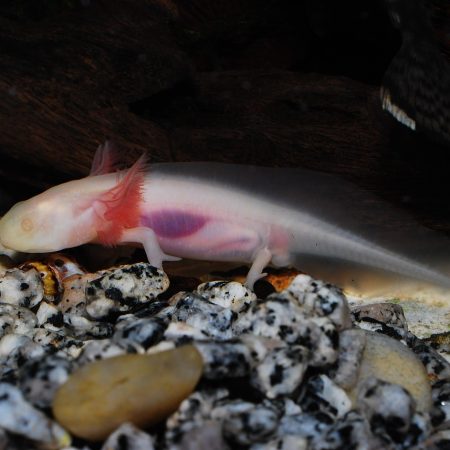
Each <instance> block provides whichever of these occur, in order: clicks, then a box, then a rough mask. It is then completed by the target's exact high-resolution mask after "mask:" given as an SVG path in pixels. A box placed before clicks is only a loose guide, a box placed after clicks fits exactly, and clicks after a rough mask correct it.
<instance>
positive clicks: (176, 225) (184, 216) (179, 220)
mask: <svg viewBox="0 0 450 450" xmlns="http://www.w3.org/2000/svg"><path fill="white" fill-rule="evenodd" d="M207 222H208V218H207V217H205V216H202V215H200V214H192V213H188V212H185V211H180V210H170V209H165V210H160V211H156V212H152V213H151V214H147V215H145V216H143V217H142V218H141V223H142V225H143V226H145V227H148V228H151V229H152V230H153V231H154V232H155V234H156V235H157V236H159V237H162V238H169V239H176V238H183V237H187V236H190V235H192V234H194V233H196V232H197V231H198V230H200V229H201V228H203V227H204V226H205V225H206V223H207Z"/></svg>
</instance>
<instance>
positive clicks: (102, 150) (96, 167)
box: [89, 141, 119, 177]
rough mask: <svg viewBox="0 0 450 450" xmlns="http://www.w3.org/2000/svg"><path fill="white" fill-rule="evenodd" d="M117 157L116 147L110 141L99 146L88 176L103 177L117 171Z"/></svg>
mask: <svg viewBox="0 0 450 450" xmlns="http://www.w3.org/2000/svg"><path fill="white" fill-rule="evenodd" d="M118 162H119V155H118V151H117V148H116V146H115V145H114V144H113V143H112V142H111V141H105V143H104V144H100V145H99V146H98V147H97V151H96V152H95V155H94V159H93V160H92V167H91V171H90V172H89V176H90V177H92V176H96V175H104V174H107V173H111V172H114V171H115V170H116V169H117V165H118Z"/></svg>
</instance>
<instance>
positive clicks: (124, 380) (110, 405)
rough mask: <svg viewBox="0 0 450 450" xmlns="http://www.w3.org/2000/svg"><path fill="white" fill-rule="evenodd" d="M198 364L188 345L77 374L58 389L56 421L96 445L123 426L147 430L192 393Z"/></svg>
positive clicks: (199, 368)
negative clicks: (127, 425) (127, 424)
mask: <svg viewBox="0 0 450 450" xmlns="http://www.w3.org/2000/svg"><path fill="white" fill-rule="evenodd" d="M201 373H202V359H201V357H200V355H199V353H198V352H197V350H195V348H194V347H192V346H185V347H180V348H178V349H175V350H169V351H167V352H161V353H157V354H154V355H147V356H145V355H123V356H118V357H115V358H109V359H105V360H103V361H99V362H95V363H92V364H89V365H86V366H85V367H83V368H81V369H79V370H78V371H77V372H75V373H74V374H72V376H71V377H70V378H69V380H68V381H67V382H66V383H65V384H64V385H63V386H62V387H61V388H60V389H59V390H58V392H57V393H56V396H55V399H54V402H53V413H54V415H55V417H56V418H57V420H58V421H59V422H60V423H61V424H63V426H65V427H66V428H67V429H68V430H70V431H71V432H72V433H73V434H74V435H76V436H79V437H83V438H85V439H89V440H94V441H98V440H101V439H104V438H106V437H107V436H108V435H109V434H110V433H111V432H112V431H113V430H114V429H115V428H117V427H118V426H119V425H120V424H122V423H124V422H132V423H134V424H135V425H138V426H141V427H145V426H149V425H152V424H154V423H157V422H159V421H160V420H162V419H164V418H165V417H167V416H168V415H169V414H170V413H172V412H173V411H175V410H176V409H177V407H178V405H179V404H180V403H181V401H182V400H183V399H184V398H185V397H187V396H188V395H189V394H190V393H191V392H192V391H193V389H194V388H195V385H196V384H197V382H198V380H199V378H200V376H201Z"/></svg>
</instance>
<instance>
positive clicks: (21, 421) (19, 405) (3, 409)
mask: <svg viewBox="0 0 450 450" xmlns="http://www.w3.org/2000/svg"><path fill="white" fill-rule="evenodd" d="M0 427H2V428H4V429H6V430H7V431H10V432H11V433H15V434H18V435H21V436H24V437H27V438H28V439H31V440H34V441H37V442H39V443H42V444H43V445H47V446H54V447H56V448H62V447H65V446H68V445H70V442H71V439H70V436H69V434H68V433H67V432H66V431H65V430H64V429H63V428H62V427H61V426H59V425H58V424H57V423H55V422H53V421H51V420H50V419H49V418H47V416H46V415H45V414H44V413H42V412H41V411H39V410H37V409H35V408H33V407H32V406H31V405H30V404H29V403H27V402H26V401H25V400H24V398H23V396H22V393H21V392H20V390H19V389H18V388H16V387H15V386H12V385H10V384H7V383H0Z"/></svg>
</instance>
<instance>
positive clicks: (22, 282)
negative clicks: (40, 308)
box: [0, 269, 44, 308]
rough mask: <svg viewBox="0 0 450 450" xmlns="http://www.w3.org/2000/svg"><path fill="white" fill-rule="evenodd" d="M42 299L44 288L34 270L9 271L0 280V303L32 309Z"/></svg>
mask: <svg viewBox="0 0 450 450" xmlns="http://www.w3.org/2000/svg"><path fill="white" fill-rule="evenodd" d="M43 298H44V286H43V284H42V281H41V277H40V276H39V272H38V271H37V270H35V269H29V270H26V271H24V270H20V269H10V270H7V271H6V273H5V274H3V276H2V277H1V278H0V301H1V302H3V303H10V304H12V305H17V306H25V307H27V308H28V307H33V306H36V305H37V304H38V303H39V302H40V301H41V300H42V299H43Z"/></svg>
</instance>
